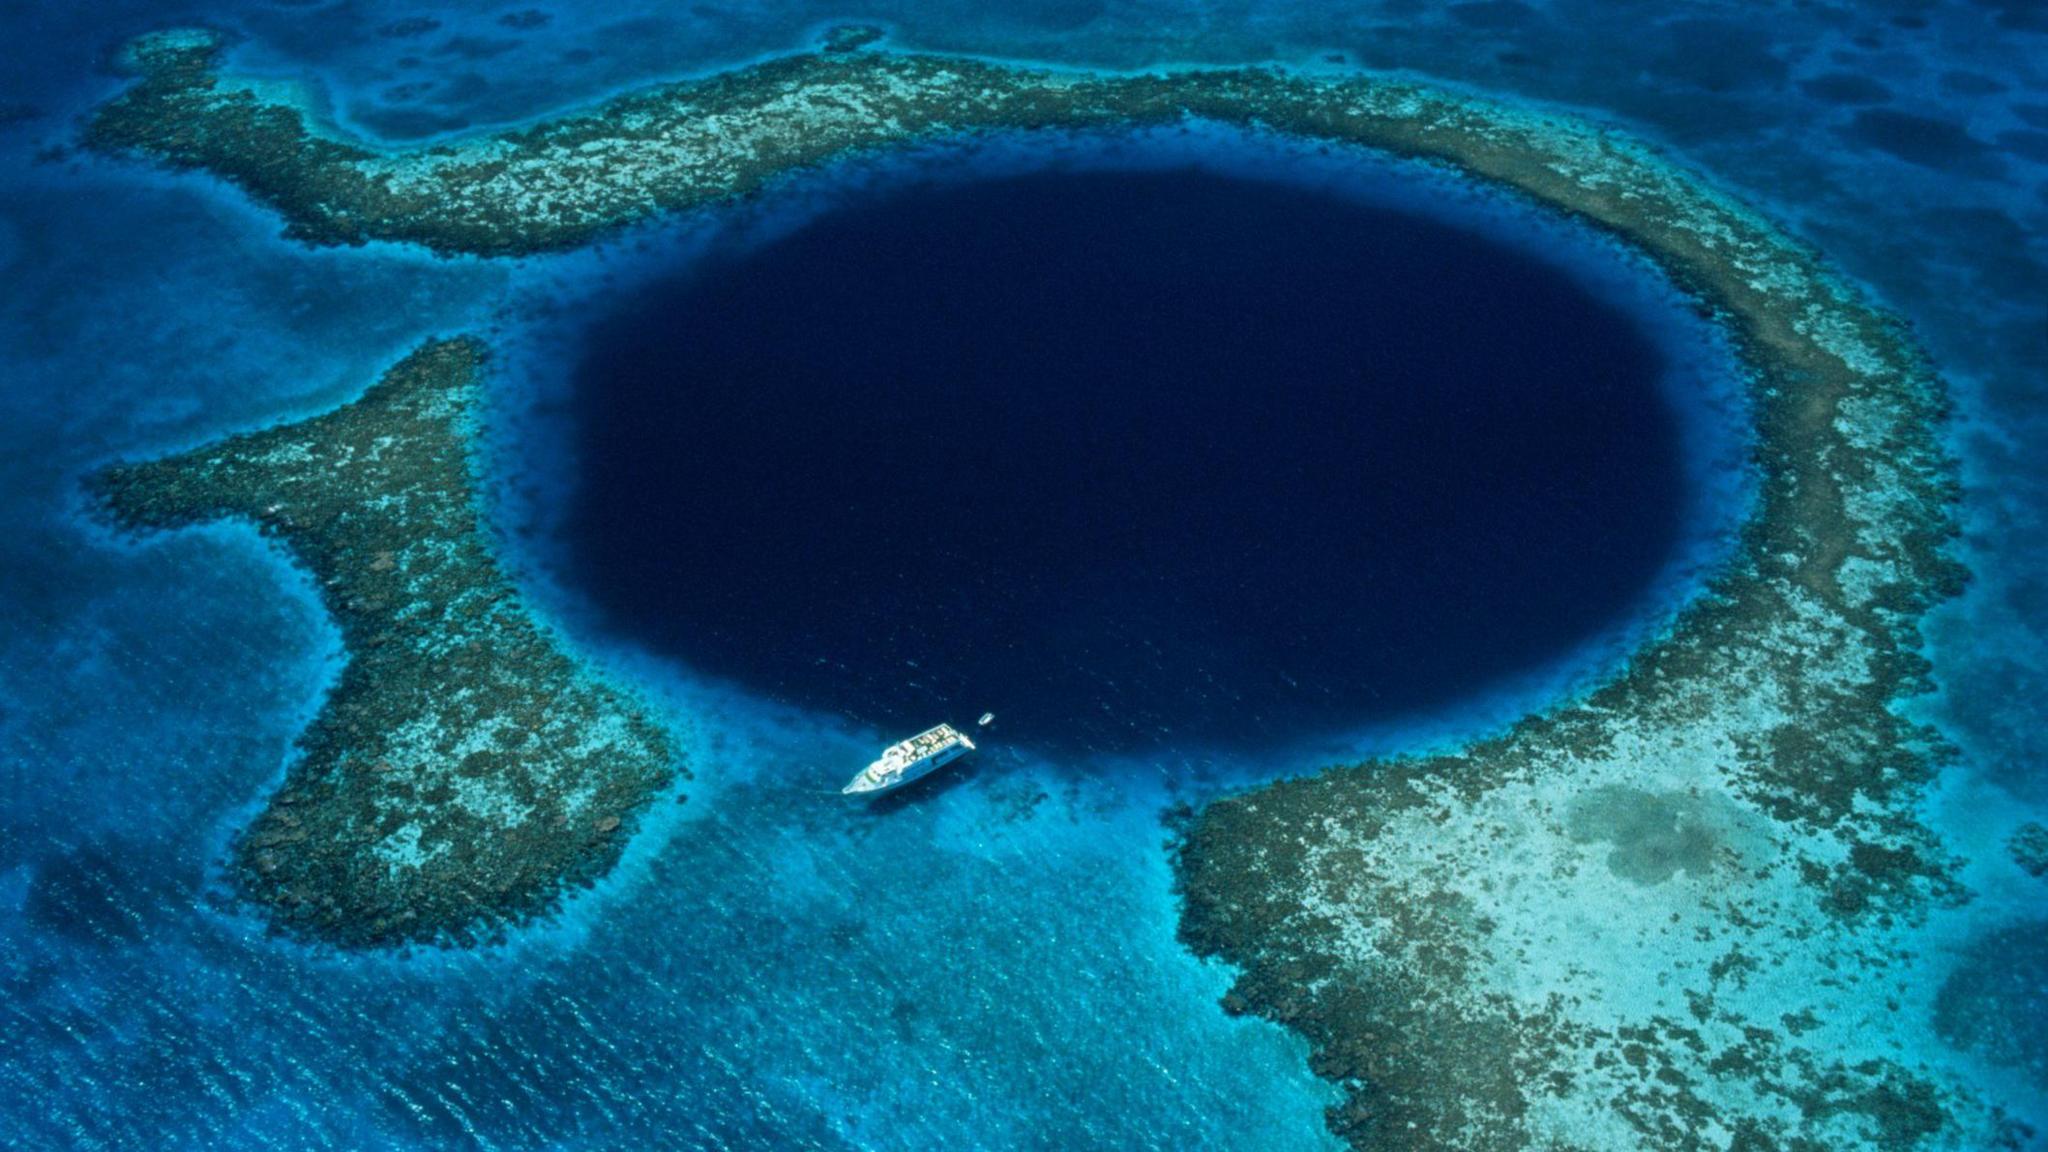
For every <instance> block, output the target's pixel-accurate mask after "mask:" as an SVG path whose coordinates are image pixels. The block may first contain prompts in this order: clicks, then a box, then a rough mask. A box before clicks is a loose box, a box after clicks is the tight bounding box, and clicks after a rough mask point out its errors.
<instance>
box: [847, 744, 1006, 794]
mask: <svg viewBox="0 0 2048 1152" xmlns="http://www.w3.org/2000/svg"><path fill="white" fill-rule="evenodd" d="M973 748H974V745H972V744H968V743H965V742H963V743H959V744H954V745H951V746H949V747H946V748H942V749H940V750H938V751H937V752H934V753H932V754H931V755H929V756H926V757H923V758H922V759H919V760H917V761H916V762H914V763H911V764H908V765H905V766H904V768H903V769H902V770H901V771H899V772H895V773H892V774H891V775H889V776H888V777H886V778H884V779H881V780H876V779H875V778H874V777H873V776H872V775H871V774H870V773H869V772H862V773H861V774H860V775H858V776H855V777H854V778H853V781H852V782H851V783H849V784H848V785H847V786H846V787H844V788H841V789H840V790H839V792H840V794H841V795H843V796H880V795H882V794H884V793H887V792H894V791H896V790H897V789H898V788H901V787H903V786H905V785H907V784H915V783H917V782H918V781H919V780H922V779H924V778H925V777H927V776H929V775H931V774H932V773H934V772H936V771H938V770H939V769H941V768H943V767H945V766H946V765H948V764H951V763H952V762H953V761H955V760H958V759H959V758H960V757H962V756H965V755H967V753H968V752H969V751H971V750H973Z"/></svg>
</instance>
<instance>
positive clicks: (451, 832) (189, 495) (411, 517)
mask: <svg viewBox="0 0 2048 1152" xmlns="http://www.w3.org/2000/svg"><path fill="white" fill-rule="evenodd" d="M479 377H480V350H479V349H478V347H477V346H476V345H475V344H473V343H471V342H469V341H464V340H454V341H443V342H437V343H433V344H429V345H427V346H425V347H422V348H421V349H419V350H418V351H416V352H414V353H413V354H412V355H410V356H409V357H407V358H406V359H405V360H404V361H403V362H402V363H400V364H398V365H397V366H396V367H394V368H392V369H391V371H390V372H389V374H388V375H386V376H385V377H384V379H383V380H382V381H380V382H379V383H377V384H376V385H375V386H374V387H372V388H371V389H370V390H369V391H368V392H366V393H365V394H364V395H363V397H362V398H361V399H359V400H357V401H355V402H354V403H352V404H349V405H347V406H345V407H342V408H340V409H337V410H335V411H333V412H330V413H327V414H326V415H323V416H318V417H315V418H313V419H311V420H307V421H304V422H302V423H297V424H291V425H287V426H284V427H280V428H272V429H269V430H266V431H261V432H253V433H249V434H246V435H240V436H235V437H232V438H230V439H227V440H223V441H220V442H218V443H214V444H209V445H206V446H204V447H201V448H198V449H195V450H193V451H191V452H187V453H184V454H181V455H177V456H172V457H169V458H166V459H162V460H154V461H150V462H147V463H141V464H129V465H122V466H118V467H114V468H109V469H107V470H106V471H104V472H101V473H99V474H98V475H97V476H95V477H94V478H93V480H92V486H93V488H94V489H95V491H96V492H97V494H98V495H99V496H100V497H101V498H102V499H103V500H104V501H105V503H106V506H107V507H108V508H109V509H111V511H112V513H113V515H114V516H115V517H116V518H117V520H118V521H119V523H120V524H122V525H123V526H125V527H128V528H132V529H172V528H180V527H184V526H187V525H191V524H197V523H200V522H203V521H209V520H217V519H222V518H226V517H234V518H239V519H244V520H248V521H252V522H254V523H255V524H256V525H257V526H258V527H259V528H260V529H261V531H262V532H263V533H264V534H265V535H266V536H269V537H271V538H273V539H275V540H277V541H279V542H280V543H282V544H283V545H284V547H285V549H286V550H287V551H288V552H289V553H290V554H291V556H292V557H293V558H294V559H295V560H296V561H298V562H299V563H301V564H303V565H304V566H305V567H306V568H307V569H308V570H310V571H311V572H312V574H313V576H314V579H315V580H316V581H317V583H318V586H319V589H320V595H321V599H322V601H323V603H324V604H325V605H326V607H327V609H328V611H329V612H331V613H332V614H333V616H334V618H335V620H336V621H338V622H339V624H340V626H341V634H342V640H343V643H344V645H345V646H346V648H347V652H348V662H347V664H346V666H345V667H344V668H343V669H342V670H341V675H340V679H339V681H338V682H337V683H336V684H335V686H334V688H333V690H332V691H331V692H330V693H329V695H328V697H327V699H326V701H325V702H324V704H323V706H322V707H321V709H320V712H319V715H318V716H317V717H316V718H315V719H314V720H313V722H312V724H311V726H309V727H308V728H307V729H306V731H305V732H304V733H303V734H302V735H301V736H300V738H299V748H298V751H297V755H296V756H295V757H294V759H293V762H292V763H291V765H290V767H289V768H288V770H287V774H286V778H285V780H284V783H283V785H282V786H281V787H280V788H279V789H278V790H277V791H276V792H275V793H274V794H273V795H272V796H271V797H270V799H269V803H268V806H267V807H266V808H265V809H264V810H263V812H262V814H261V815H259V816H257V817H256V819H255V820H254V822H253V823H251V824H250V825H249V826H248V828H246V829H245V830H244V831H243V832H242V833H241V834H240V835H239V836H238V837H237V839H236V841H235V844H234V848H233V850H232V870H233V873H234V875H235V877H236V879H237V880H238V882H239V885H240V887H241V889H242V890H243V891H244V892H245V893H247V894H248V895H249V896H250V897H252V898H253V899H255V900H256V901H257V902H259V903H260V904H261V905H262V906H263V907H264V908H265V909H266V910H267V911H268V912H269V913H270V915H271V917H272V919H273V922H274V923H275V924H277V925H278V926H280V927H283V928H286V929H290V930H293V931H295V932H297V933H299V934H301V935H305V936H309V937H313V938H317V939H320V940H325V941H328V942H331V943H334V944H338V945H342V946H348V947H364V946H377V945H390V944H398V943H405V942H413V941H448V942H457V943H461V942H471V941H474V940H477V939H480V938H484V937H487V936H488V935H489V934H490V933H491V932H492V931H493V930H495V929H496V928H498V927H500V926H502V925H504V924H506V923H509V922H513V921H517V920H520V919H522V918H525V917H527V916H530V915H532V914H534V913H535V912H538V911H541V910H544V909H546V908H548V907H549V906H551V905H552V904H553V903H554V902H555V901H556V899H557V898H558V897H559V895H560V894H561V892H562V891H563V889H564V886H565V885H573V884H577V883H587V882H588V881H590V880H592V879H594V878H596V877H597V876H600V875H602V874H603V873H604V872H605V871H606V870H607V869H609V868H610V867H611V865H612V863H613V862H614V861H615V860H616V859H617V858H618V855H619V852H620V850H621V848H622V847H623V845H624V843H625V840H626V838H627V837H628V836H629V835H630V833H631V831H632V825H633V824H634V822H635V819H636V813H638V812H639V811H640V810H641V809H642V808H644V807H645V805H646V804H647V802H648V801H649V800H650V798H651V797H652V796H653V795H654V794H655V793H656V792H657V791H658V790H660V789H662V788H663V787H665V786H666V785H668V784H669V783H670V782H671V781H672V780H673V779H674V778H675V773H676V765H675V763H674V758H675V754H674V751H673V749H672V747H671V742H670V738H669V737H668V736H667V735H666V734H665V733H664V732H663V731H662V729H661V728H659V727H658V726H657V725H656V724H655V723H654V722H653V721H652V720H651V719H650V718H649V717H648V716H647V715H646V713H645V712H644V711H643V710H641V709H640V708H639V707H638V706H637V705H635V703H634V702H633V701H632V700H631V699H630V698H628V697H627V696H625V695H624V694H622V693H621V692H619V691H618V690H617V689H614V688H611V687H608V686H606V685H604V684H602V683H599V682H597V681H596V680H594V679H592V678H591V676H590V675H589V674H588V673H587V672H585V671H583V670H582V669H581V668H579V666H578V665H577V664H576V663H575V662H574V661H573V660H572V659H571V658H570V657H569V656H568V655H566V654H565V653H564V652H563V651H562V650H561V649H560V648H559V647H558V646H557V645H556V644H555V642H554V641H553V640H552V639H550V638H549V636H548V635H547V634H546V633H545V632H544V631H543V630H542V629H540V628H539V627H538V626H536V624H535V623H534V621H533V620H532V619H531V618H530V617H529V615H528V614H527V612H526V611H525V610H524V609H523V608H522V607H521V606H520V603H519V599H518V596H517V595H516V593H515V592H514V591H513V589H512V587H511V585H510V584H509V583H508V582H507V580H506V579H505V576H504V574H503V573H502V572H501V571H500V570H499V568H498V566H497V564H496V562H495V561H494V560H493V559H492V557H491V552H490V548H489V545H488V543H487V541H486V540H485V538H484V534H483V529H482V527H481V525H480V524H479V522H478V519H477V512H476V508H475V492H474V488H473V485H472V483H471V478H470V470H469V456H468V444H469V426H468V420H469V413H470V409H471V405H472V403H473V401H474V398H475V395H476V390H477V388H478V381H479Z"/></svg>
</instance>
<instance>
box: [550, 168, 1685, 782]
mask: <svg viewBox="0 0 2048 1152" xmlns="http://www.w3.org/2000/svg"><path fill="white" fill-rule="evenodd" d="M1665 368H1666V365H1665V363H1664V361H1663V358H1662V356H1661V354H1660V353H1659V351H1658V350H1657V348H1656V346H1655V345H1654V344H1653V343H1652V342H1651V341H1650V340H1649V339H1647V338H1646V337H1645V335H1644V334H1643V333H1642V332H1641V331H1640V330H1639V329H1638V327H1637V324H1636V322H1635V321H1633V320H1631V319H1630V318H1629V317H1627V316H1625V315H1624V314H1622V313H1621V312H1620V311H1618V310H1616V309H1615V308H1613V307H1611V306H1609V305H1608V304H1605V303H1603V302H1602V301H1600V300H1598V299H1596V298H1595V297H1594V296H1593V295H1592V294H1590V293H1589V292H1588V291H1587V290H1586V289H1585V288H1583V287H1582V286H1581V285H1580V284H1579V283H1578V282H1576V281H1575V280H1574V279H1573V278H1572V277H1571V276H1569V275H1567V274H1566V273H1564V272H1562V271H1560V270H1558V269H1557V268H1555V267H1553V266H1551V265H1550V264H1548V263H1546V262H1544V261H1542V260H1539V259H1537V258H1535V257H1533V256H1532V255H1530V254H1529V253H1527V252H1525V251H1521V250H1519V249H1517V248H1516V247H1513V246H1510V245H1508V244H1505V243H1503V242H1501V241H1499V240H1496V239H1491V238H1488V237H1485V236H1482V235H1480V234H1478V233H1476V232H1472V231H1466V230H1461V229H1459V228H1457V227H1454V226H1452V225H1450V224H1447V223H1444V222H1442V221H1439V220H1435V219H1431V218H1426V217H1423V216H1419V215H1416V214H1413V213H1410V212H1407V211H1404V210H1398V209H1392V208H1385V207H1377V206H1373V205H1371V204H1367V203H1361V202H1358V201H1355V200H1352V199H1349V198H1344V197H1340V196H1336V195H1333V194H1330V193H1328V192H1320V191H1316V190H1312V189H1309V188H1305V187H1295V186H1290V185H1287V184H1282V183H1269V182H1264V181H1258V180H1250V179H1244V178H1237V177H1232V176H1226V175H1221V174H1216V173H1211V172H1206V171H1201V170H1193V169H1190V170H1175V171H1122V172H1118V171H1066V172H1051V173H1041V174H1033V175H1026V176H1011V177H1005V178H1001V179H988V180H982V181H979V182H970V183H964V184H955V185H948V186H940V187H923V188H918V189H913V190H909V191H899V192H897V193H895V194H892V195H890V196H888V197H884V198H879V199H874V200H871V201H867V202H863V203H860V204H858V205H855V206H852V207H844V208H841V209H839V210H836V211H834V212H831V213H829V214H826V215H824V216H822V217H820V218H818V219H816V220H814V221H811V222H809V223H808V224H806V225H805V226H803V227H802V228H801V229H799V230H797V231H795V232H794V233H792V234H789V235H786V236H783V237H781V238H779V239H776V240H773V241H771V242H768V243H765V244H762V245H758V246H753V247H749V248H747V249H746V250H745V251H740V252H733V253H728V254H725V255H720V256H713V257H709V258H704V259H701V260H698V261H696V262H694V263H693V264H692V265H691V267H689V268H688V269H687V270H686V271H685V272H683V273H682V274H680V275H677V276H675V277H674V278H672V279H670V280H668V281H665V282H661V283H658V284H655V285H652V286H650V287H649V288H647V289H646V290H644V291H642V292H640V293H639V294H637V295H636V297H635V298H634V301H633V303H632V304H631V305H630V306H629V307H627V308H625V309H623V310H620V311H617V312H614V313H613V314H611V315H609V316H608V317H606V318H605V319H604V320H602V321H601V322H600V323H599V325H598V327H597V329H596V330H595V331H594V332H593V333H592V338H591V339H590V341H589V346H588V351H587V352H586V353H585V355H584V358H583V359H582V361H581V362H580V364H579V366H578V368H577V377H576V387H575V412H576V417H577V429H578V431H577V433H576V435H577V437H578V444H577V447H578V457H579V459H580V464H579V476H578V479H579V487H578V490H577V494H576V496H575V498H574V500H573V503H572V506H571V507H570V509H569V511H568V514H567V516H566V517H565V528H566V541H567V544H568V546H569V547H568V552H569V557H570V566H571V570H572V579H573V580H574V581H575V582H576V583H577V584H578V586H579V587H580V588H581V589H582V590H583V591H584V592H585V593H586V594H587V595H588V597H589V598H590V600H591V601H592V603H593V604H595V605H596V606H597V607H598V608H599V610H600V611H601V613H602V615H603V616H604V617H606V618H607V619H608V621H609V622H610V624H611V625H613V626H615V627H617V628H618V629H620V630H622V631H625V632H627V633H629V634H631V635H632V636H633V637H635V638H637V639H638V640H640V641H641V642H643V643H645V644H647V645H649V646H651V647H653V648H655V649H657V650H660V651H664V652H668V653H672V654H674V655H676V656H678V657H680V658H682V659H683V660H684V661H686V662H687V663H688V664H690V665H692V666H694V667H696V668H698V669H700V670H702V671H705V672H709V673H712V674H714V675H719V676H723V677H728V678H730V679H732V680H735V681H737V682H739V683H741V684H743V685H746V686H749V687H751V688H753V689H756V690H759V691H762V692H765V693H767V694H769V695H772V696H774V697H777V698H780V699H783V700H786V701H790V702H793V703H797V704H801V705H805V706H811V707H821V708H826V709H831V710H836V711H840V712H843V713H845V714H847V715H849V716H852V717H854V718H857V719H859V720H861V721H864V722H868V723H873V724H876V725H879V726H881V727H882V728H884V729H886V730H887V731H889V732H898V731H908V730H913V729H915V728H918V727H922V726H924V725H926V724H930V723H933V722H936V721H938V720H941V719H951V720H953V721H954V722H955V723H963V724H964V723H969V722H971V721H972V719H973V718H974V717H975V716H976V715H978V714H979V713H980V712H981V711H983V710H984V709H993V710H994V711H996V712H997V713H998V714H999V715H1000V717H1001V724H1002V728H1001V731H1002V732H1003V733H1004V734H1005V736H1007V737H1008V738H1011V739H1016V740H1021V741H1024V742H1027V743H1030V744H1032V745H1034V746H1037V747H1040V748H1043V749H1047V750H1055V751H1074V750H1077V749H1099V750H1121V751H1142V750H1146V749H1150V748H1158V747H1162V746H1174V747H1187V748H1193V747H1202V746H1210V747H1222V748H1228V747H1231V746H1247V745H1253V744H1258V743H1264V742H1270V741H1274V740H1285V739H1287V738H1290V737H1303V736H1313V735H1327V734H1332V733H1334V732H1337V731H1340V730H1345V729H1349V728H1354V727H1357V726H1360V725H1364V724H1367V723H1370V722H1372V721H1375V720H1384V719H1387V718H1390V717H1394V716H1398V715H1403V714H1412V713H1416V712H1420V711H1425V710H1429V709H1432V708H1437V707H1441V706H1443V705H1446V704H1448V703H1451V702H1453V701H1456V700H1458V699H1460V698H1462V697H1468V696H1471V695H1474V694H1476V693H1479V692H1481V691H1483V690H1484V689H1485V688H1487V687H1488V686H1489V685H1490V684H1494V683H1498V682H1500V681H1501V679H1502V678H1503V677H1507V676H1510V675H1512V674H1514V673H1517V672H1525V671H1528V670H1531V669H1534V668H1537V667H1540V666H1543V665H1545V664H1547V663H1550V662H1553V661H1556V660H1558V659H1559V658H1561V657H1564V656H1566V655H1568V654H1569V653H1570V652H1571V651H1573V650H1574V649H1575V648H1576V647H1577V646H1579V645H1581V644H1583V643H1585V642H1586V641H1587V640H1589V639H1590V638H1592V637H1593V636H1595V635H1596V634H1598V633H1600V632H1602V631H1603V630H1604V629H1607V628H1611V627H1612V626H1614V625H1615V624H1616V622H1617V621H1618V620H1619V619H1621V618H1624V617H1625V616H1626V615H1627V614H1628V613H1629V612H1630V611H1632V610H1635V609H1636V606H1637V602H1638V601H1639V600H1640V599H1641V597H1642V596H1643V594H1644V593H1645V592H1646V591H1647V590H1648V589H1649V587H1650V586H1651V585H1652V584H1653V583H1654V582H1655V579H1656V577H1657V575H1658V574H1659V572H1660V570H1661V569H1662V568H1663V566H1664V565H1665V564H1666V563H1667V562H1668V561H1669V560H1670V559H1671V557H1672V554H1673V552H1674V549H1675V548H1676V547H1677V545H1678V542H1679V539H1680V536H1681V534H1682V533H1681V528H1682V522H1683V521H1684V510H1685V504H1686V500H1685V491H1684V489H1685V480H1684V476H1685V469H1684V466H1683V465H1684V462H1683V460H1682V446H1681V442H1680V435H1679V429H1678V427H1677V421H1676V419H1675V417H1674V415H1673V413H1672V412H1671V410H1670V409H1669V407H1668V406H1667V404H1666V401H1665V398H1664V397H1663V396H1662V394H1661V393H1660V390H1659V380H1660V377H1661V375H1662V374H1663V372H1664V370H1665Z"/></svg>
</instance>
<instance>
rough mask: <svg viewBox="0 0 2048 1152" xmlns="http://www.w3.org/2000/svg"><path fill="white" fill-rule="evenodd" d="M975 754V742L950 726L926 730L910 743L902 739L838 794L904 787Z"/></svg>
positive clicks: (856, 794) (858, 794) (877, 791)
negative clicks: (968, 755)
mask: <svg viewBox="0 0 2048 1152" xmlns="http://www.w3.org/2000/svg"><path fill="white" fill-rule="evenodd" d="M972 751H974V741H972V740H969V739H968V738H967V737H966V736H965V735H963V734H962V733H961V732H960V730H959V729H957V728H955V727H953V726H952V725H951V724H941V725H939V726H938V727H936V728H927V729H925V730H924V731H922V732H919V733H918V734H917V735H915V736H912V737H911V738H910V739H908V740H899V741H897V742H896V743H894V744H891V745H889V746H888V747H887V748H885V749H883V750H882V758H881V759H879V760H877V761H875V762H874V763H873V764H870V765H868V766H867V767H866V768H864V769H862V770H861V773H860V775H858V776H855V777H854V778H853V779H852V780H851V781H849V782H848V783H847V785H846V787H844V788H841V789H840V790H839V791H840V794H841V795H845V796H860V795H875V794H878V793H882V792H887V791H890V790H891V789H895V788H901V787H903V786H904V785H905V784H908V783H910V782H911V781H912V780H921V779H923V778H924V777H926V776H929V775H931V774H932V773H933V772H934V771H936V770H938V769H939V768H942V767H944V766H945V765H947V764H951V763H952V762H953V761H955V760H958V759H959V758H960V757H962V756H965V755H967V754H968V753H969V752H972Z"/></svg>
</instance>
